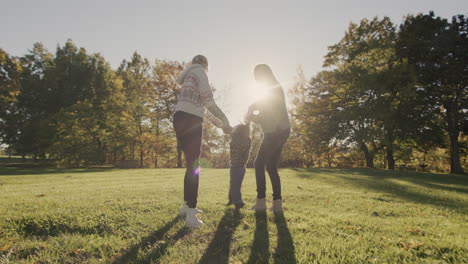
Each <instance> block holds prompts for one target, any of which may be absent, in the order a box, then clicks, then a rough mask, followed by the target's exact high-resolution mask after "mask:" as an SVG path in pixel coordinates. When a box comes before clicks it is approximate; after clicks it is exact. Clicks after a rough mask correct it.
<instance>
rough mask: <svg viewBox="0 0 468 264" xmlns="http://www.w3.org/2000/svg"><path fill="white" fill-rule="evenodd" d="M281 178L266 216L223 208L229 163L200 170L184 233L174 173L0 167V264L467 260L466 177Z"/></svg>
mask: <svg viewBox="0 0 468 264" xmlns="http://www.w3.org/2000/svg"><path fill="white" fill-rule="evenodd" d="M280 173H281V175H282V183H283V196H284V199H285V202H284V206H285V208H286V210H285V212H284V215H274V214H273V213H271V212H267V213H263V214H262V213H254V212H252V211H249V210H245V209H242V210H240V211H236V210H234V208H232V207H226V206H225V205H224V204H225V203H226V202H227V194H226V190H227V188H228V170H226V169H205V170H203V172H202V178H201V182H200V190H199V193H200V195H199V208H200V209H202V210H203V211H204V212H203V214H201V216H200V217H201V219H202V220H204V221H205V225H204V226H203V227H201V228H198V229H195V230H188V229H185V228H184V227H183V225H184V222H183V220H182V219H179V218H176V217H175V216H176V214H177V211H178V207H179V206H180V204H181V196H182V175H183V170H181V169H135V170H117V169H77V170H63V169H62V170H61V169H47V168H35V169H28V168H14V167H0V203H1V206H0V263H468V248H467V246H468V224H467V223H468V177H467V176H460V175H442V174H427V173H426V174H424V173H407V172H406V173H402V172H389V171H383V170H367V169H310V170H306V169H298V170H292V169H283V170H281V171H280ZM268 191H269V194H271V188H270V186H269V185H268ZM243 194H244V199H245V200H246V202H247V203H248V204H251V203H252V198H254V196H255V179H254V173H253V170H251V169H249V170H248V172H247V175H246V179H245V181H244V189H243ZM269 198H270V196H269Z"/></svg>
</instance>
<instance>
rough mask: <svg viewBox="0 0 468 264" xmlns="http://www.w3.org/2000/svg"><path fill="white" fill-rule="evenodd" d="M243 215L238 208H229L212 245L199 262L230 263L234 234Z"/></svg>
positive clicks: (201, 263)
mask: <svg viewBox="0 0 468 264" xmlns="http://www.w3.org/2000/svg"><path fill="white" fill-rule="evenodd" d="M241 219H242V216H241V214H240V211H239V209H238V208H234V209H232V208H228V209H226V212H225V213H224V216H223V218H222V219H221V221H220V222H219V224H218V228H217V230H216V233H215V235H214V237H213V240H211V242H210V245H209V246H208V248H207V249H206V251H205V254H203V256H202V257H201V259H200V261H199V262H198V263H200V264H205V263H206V264H209V263H217V264H223V263H229V249H230V246H231V241H232V237H233V234H234V232H235V230H236V228H237V226H239V224H240V222H241Z"/></svg>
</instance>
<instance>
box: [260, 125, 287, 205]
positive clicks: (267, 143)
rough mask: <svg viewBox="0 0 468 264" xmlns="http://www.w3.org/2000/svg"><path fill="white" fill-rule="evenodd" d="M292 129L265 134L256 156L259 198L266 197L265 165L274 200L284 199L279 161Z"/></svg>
mask: <svg viewBox="0 0 468 264" xmlns="http://www.w3.org/2000/svg"><path fill="white" fill-rule="evenodd" d="M290 133H291V130H290V129H286V130H283V131H280V132H278V133H271V134H265V135H264V137H263V141H262V144H261V145H260V149H259V150H258V154H257V157H256V158H255V162H254V166H255V179H256V181H257V198H265V197H266V193H265V192H266V182H265V167H266V170H267V172H268V175H269V176H270V180H271V186H272V187H273V200H278V199H282V197H281V180H280V176H279V174H278V162H279V159H280V156H281V150H283V146H284V143H286V141H287V140H288V138H289V134H290Z"/></svg>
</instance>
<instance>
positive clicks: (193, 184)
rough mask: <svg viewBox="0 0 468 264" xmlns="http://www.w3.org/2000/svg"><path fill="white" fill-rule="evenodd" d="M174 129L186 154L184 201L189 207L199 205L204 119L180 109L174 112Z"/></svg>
mask: <svg viewBox="0 0 468 264" xmlns="http://www.w3.org/2000/svg"><path fill="white" fill-rule="evenodd" d="M174 130H175V132H176V136H177V140H178V141H179V143H180V145H181V147H182V151H183V152H184V155H185V162H186V166H187V170H186V171H185V178H184V201H186V202H187V205H188V207H190V208H196V207H197V198H198V182H199V177H200V152H201V142H202V137H203V119H202V118H201V117H198V116H195V115H192V114H188V113H185V112H181V111H178V112H176V113H175V114H174Z"/></svg>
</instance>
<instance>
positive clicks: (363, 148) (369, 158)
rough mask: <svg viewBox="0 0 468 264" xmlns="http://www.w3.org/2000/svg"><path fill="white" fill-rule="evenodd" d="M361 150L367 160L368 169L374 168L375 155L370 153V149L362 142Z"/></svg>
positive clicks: (360, 144)
mask: <svg viewBox="0 0 468 264" xmlns="http://www.w3.org/2000/svg"><path fill="white" fill-rule="evenodd" d="M359 148H360V149H361V151H362V153H364V158H365V159H366V167H367V168H374V155H373V154H372V153H371V152H370V151H369V149H368V148H367V146H366V143H364V142H360V143H359Z"/></svg>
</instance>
